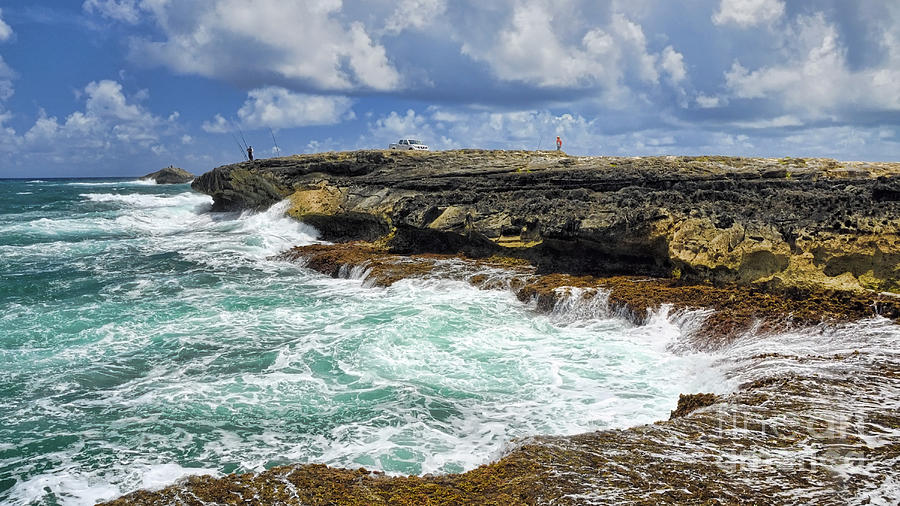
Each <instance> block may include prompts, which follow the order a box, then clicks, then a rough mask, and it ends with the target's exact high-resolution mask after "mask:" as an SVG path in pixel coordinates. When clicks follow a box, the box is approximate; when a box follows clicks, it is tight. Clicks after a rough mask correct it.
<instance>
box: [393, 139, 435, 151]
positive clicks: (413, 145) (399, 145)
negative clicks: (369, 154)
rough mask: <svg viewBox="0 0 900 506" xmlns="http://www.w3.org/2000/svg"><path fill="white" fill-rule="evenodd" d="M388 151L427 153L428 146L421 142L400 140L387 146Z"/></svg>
mask: <svg viewBox="0 0 900 506" xmlns="http://www.w3.org/2000/svg"><path fill="white" fill-rule="evenodd" d="M388 148H390V149H406V150H410V151H412V150H415V151H428V146H427V145H426V144H425V143H424V142H422V141H417V140H415V139H400V140H399V141H397V142H395V143H393V144H391V145H390V146H388Z"/></svg>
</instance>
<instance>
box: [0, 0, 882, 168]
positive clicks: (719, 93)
mask: <svg viewBox="0 0 900 506" xmlns="http://www.w3.org/2000/svg"><path fill="white" fill-rule="evenodd" d="M557 135H559V136H560V137H561V138H562V141H563V150H565V151H566V152H568V153H569V154H575V155H616V156H622V155H625V156H631V155H635V156H637V155H712V154H715V155H732V156H769V157H783V156H792V157H810V156H816V157H830V158H837V159H841V160H887V161H896V160H898V159H900V1H897V0H863V1H845V0H682V1H678V2H674V1H670V0H608V1H602V0H593V1H588V0H552V1H550V0H490V1H483V0H479V1H476V0H452V1H451V0H390V1H387V0H344V1H341V0H293V1H290V2H288V1H283V0H43V1H39V0H0V177H26V178H27V177H77V176H88V177H91V176H136V175H142V174H146V173H148V172H152V171H155V170H158V169H159V168H161V167H165V166H168V165H175V166H178V167H183V168H185V169H187V170H190V171H191V172H194V173H196V174H199V173H203V172H206V171H208V170H210V169H212V168H214V167H216V166H219V165H223V164H227V163H233V162H236V161H240V160H241V159H242V157H243V153H242V152H241V147H240V144H241V143H242V142H244V141H246V143H248V144H250V145H253V147H254V151H255V154H256V156H257V158H264V157H270V156H277V155H279V154H281V155H285V154H294V153H313V152H319V151H331V150H352V149H365V148H386V147H387V145H388V144H389V143H390V142H395V141H396V140H397V139H399V138H403V137H413V138H418V139H421V140H423V141H424V142H426V143H427V144H429V145H430V146H431V148H432V149H455V148H489V149H551V148H553V147H554V141H555V138H556V136H557ZM276 144H277V147H276Z"/></svg>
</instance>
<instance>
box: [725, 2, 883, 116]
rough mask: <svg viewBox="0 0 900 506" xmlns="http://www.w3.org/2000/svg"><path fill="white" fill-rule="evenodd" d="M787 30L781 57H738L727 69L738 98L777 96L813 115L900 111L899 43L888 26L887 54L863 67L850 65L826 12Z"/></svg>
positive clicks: (794, 108)
mask: <svg viewBox="0 0 900 506" xmlns="http://www.w3.org/2000/svg"><path fill="white" fill-rule="evenodd" d="M784 32H785V33H784V35H783V37H784V42H783V44H784V47H785V54H786V56H785V57H784V59H783V60H782V61H780V62H776V63H772V64H770V65H763V66H760V67H758V68H756V69H749V68H746V67H744V66H743V65H742V64H741V63H740V62H739V61H735V62H734V63H733V64H732V67H731V69H730V70H728V71H727V72H725V83H726V86H727V87H728V88H729V89H730V90H731V92H732V94H733V96H734V97H737V98H742V99H767V100H773V101H775V102H776V103H778V104H779V105H780V106H781V108H782V110H787V111H795V112H799V113H803V114H804V116H805V117H807V118H813V119H816V118H826V117H831V118H838V117H840V116H841V115H842V114H843V113H848V112H852V111H859V110H879V111H900V86H897V83H898V82H900V50H898V47H900V45H898V44H897V38H896V36H895V34H894V33H893V32H892V31H891V30H890V28H888V29H885V30H884V31H883V32H882V33H881V34H880V42H881V45H882V49H883V50H884V53H885V55H886V56H885V57H884V58H883V59H882V60H881V61H880V62H878V63H877V64H875V65H871V66H869V67H865V68H852V67H851V65H850V64H849V62H848V59H847V48H846V46H845V45H844V43H843V42H842V41H841V37H840V34H839V32H838V29H837V27H836V26H835V25H834V24H833V23H831V22H829V21H828V19H826V17H825V16H824V14H822V13H816V14H813V15H811V16H799V17H798V18H797V19H796V20H795V22H794V23H793V24H792V25H791V26H790V27H787V28H786V29H785V30H784Z"/></svg>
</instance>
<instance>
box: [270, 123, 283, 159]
mask: <svg viewBox="0 0 900 506" xmlns="http://www.w3.org/2000/svg"><path fill="white" fill-rule="evenodd" d="M269 133H270V134H272V142H274V143H275V152H276V153H278V154H281V148H279V147H278V141H276V140H275V132H273V131H272V127H269Z"/></svg>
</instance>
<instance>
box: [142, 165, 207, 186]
mask: <svg viewBox="0 0 900 506" xmlns="http://www.w3.org/2000/svg"><path fill="white" fill-rule="evenodd" d="M141 179H152V180H154V181H156V184H184V183H190V182H191V181H192V180H193V179H194V175H193V174H191V173H190V172H188V171H186V170H184V169H181V168H178V167H171V166H169V167H166V168H164V169H160V170H158V171H156V172H151V173H150V174H147V175H146V176H144V177H142V178H141Z"/></svg>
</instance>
